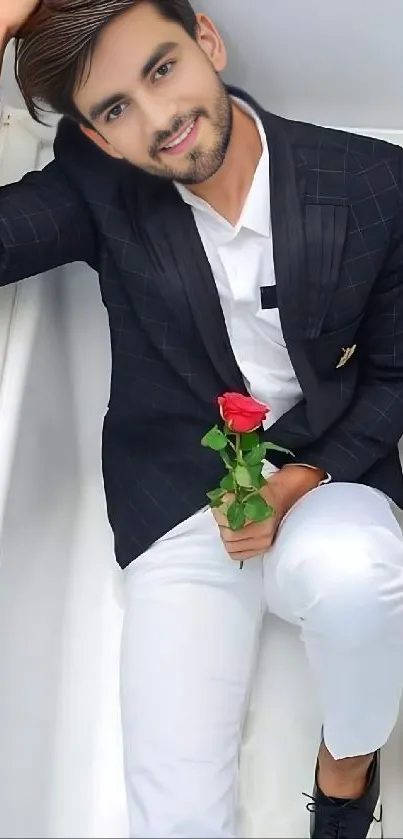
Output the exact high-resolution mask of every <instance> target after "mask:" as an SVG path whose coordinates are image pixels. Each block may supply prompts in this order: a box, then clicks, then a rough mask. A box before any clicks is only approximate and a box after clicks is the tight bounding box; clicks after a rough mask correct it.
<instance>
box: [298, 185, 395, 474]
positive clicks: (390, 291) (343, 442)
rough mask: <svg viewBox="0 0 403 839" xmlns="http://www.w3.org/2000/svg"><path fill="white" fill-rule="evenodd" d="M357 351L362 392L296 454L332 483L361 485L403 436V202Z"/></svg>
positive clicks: (370, 301)
mask: <svg viewBox="0 0 403 839" xmlns="http://www.w3.org/2000/svg"><path fill="white" fill-rule="evenodd" d="M363 325H364V329H363V339H362V342H361V344H360V347H359V352H360V362H359V363H360V374H359V387H358V389H357V392H356V395H355V398H354V401H353V402H352V403H351V405H350V407H349V409H348V411H347V412H346V414H345V415H344V417H343V419H342V420H341V421H339V422H338V423H337V424H336V425H334V426H333V427H332V428H331V429H330V430H329V431H328V432H326V434H325V435H323V437H322V438H320V439H319V440H318V441H316V442H315V443H313V444H312V445H309V444H308V445H307V446H306V447H305V448H303V449H302V450H299V451H298V460H300V461H302V460H303V461H304V462H306V463H307V464H310V465H315V466H319V467H320V468H322V469H324V470H325V471H326V472H328V473H329V474H330V475H331V476H332V478H333V480H337V481H357V480H359V479H360V477H361V476H363V475H364V474H365V473H366V472H367V471H368V470H369V469H370V468H371V467H372V466H373V465H374V464H375V463H376V462H377V461H378V460H380V459H382V458H384V457H385V456H386V455H388V454H389V453H390V452H391V451H392V450H393V449H394V448H395V447H396V445H397V444H398V442H399V440H400V438H401V436H402V435H403V200H402V186H401V181H400V206H399V210H398V216H397V224H396V230H395V236H394V237H393V242H392V244H391V247H390V252H389V254H388V256H387V259H386V262H385V264H384V267H383V270H382V271H381V272H380V274H379V276H378V279H377V282H376V283H375V286H374V289H373V292H372V296H371V298H370V300H369V306H368V310H367V313H366V316H365V319H364V324H363Z"/></svg>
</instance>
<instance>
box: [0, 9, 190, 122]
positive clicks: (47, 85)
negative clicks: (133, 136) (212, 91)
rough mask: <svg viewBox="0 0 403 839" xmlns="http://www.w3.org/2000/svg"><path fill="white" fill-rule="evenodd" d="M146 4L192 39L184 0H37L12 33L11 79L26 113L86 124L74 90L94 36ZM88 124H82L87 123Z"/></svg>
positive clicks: (79, 81) (94, 44) (85, 63)
mask: <svg viewBox="0 0 403 839" xmlns="http://www.w3.org/2000/svg"><path fill="white" fill-rule="evenodd" d="M140 3H149V5H152V6H154V7H155V8H156V10H157V11H158V12H159V13H160V15H161V16H162V17H163V18H165V19H166V20H171V21H175V22H176V23H179V24H180V25H181V26H183V28H184V29H185V30H186V32H187V33H188V34H189V35H190V36H191V37H192V38H195V37H196V34H197V18H196V15H195V12H194V10H193V8H192V6H191V5H190V0H42V2H41V3H40V5H39V7H38V8H37V10H36V11H35V12H34V14H33V15H32V16H31V17H30V18H29V20H28V21H27V23H26V24H25V26H24V27H23V29H21V30H20V32H18V33H17V36H16V51H15V68H14V69H15V77H16V80H17V84H18V87H19V89H20V91H21V93H22V95H23V97H24V100H25V104H26V106H27V108H28V111H29V113H30V114H31V116H32V117H33V118H34V119H35V120H36V121H37V122H43V116H41V115H42V114H43V113H44V112H46V111H49V109H50V110H52V111H55V112H56V113H58V114H62V115H65V116H69V117H71V118H72V119H73V120H75V121H77V122H81V123H86V120H85V119H84V118H83V117H82V115H81V114H80V112H79V110H78V109H77V108H76V107H75V104H74V92H75V90H76V88H77V86H78V85H79V84H80V83H81V82H82V79H83V75H84V72H85V70H86V68H87V67H88V66H90V63H91V57H92V55H93V52H94V49H95V46H96V44H97V41H98V38H99V36H100V34H101V32H102V31H103V29H104V28H105V27H106V26H107V25H108V23H110V21H111V20H113V18H115V17H117V16H118V15H120V14H123V12H126V11H128V9H131V8H133V7H134V6H137V5H139V4H140ZM87 124H88V123H87Z"/></svg>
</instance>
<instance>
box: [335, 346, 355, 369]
mask: <svg viewBox="0 0 403 839" xmlns="http://www.w3.org/2000/svg"><path fill="white" fill-rule="evenodd" d="M341 349H342V352H343V355H342V357H341V359H340V361H339V363H338V365H337V367H336V370H338V369H339V367H344V365H345V364H347V362H348V361H350V358H352V356H353V355H354V353H355V351H356V349H357V344H353V346H352V347H342V348H341Z"/></svg>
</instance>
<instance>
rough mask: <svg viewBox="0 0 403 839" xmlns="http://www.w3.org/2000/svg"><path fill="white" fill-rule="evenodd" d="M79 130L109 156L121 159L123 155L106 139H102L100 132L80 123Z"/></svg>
mask: <svg viewBox="0 0 403 839" xmlns="http://www.w3.org/2000/svg"><path fill="white" fill-rule="evenodd" d="M80 128H81V131H82V132H83V134H85V136H86V137H89V139H90V140H92V142H93V143H95V145H96V146H99V148H100V149H102V151H104V152H106V154H109V157H114V158H116V160H123V156H122V155H121V154H120V153H119V152H118V151H116V149H115V148H114V147H113V146H111V144H110V143H108V141H107V140H105V139H104V137H103V136H102V134H100V133H99V132H98V131H95V129H94V128H87V126H86V125H80Z"/></svg>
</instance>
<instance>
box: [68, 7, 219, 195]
mask: <svg viewBox="0 0 403 839" xmlns="http://www.w3.org/2000/svg"><path fill="white" fill-rule="evenodd" d="M225 63H226V53H225V48H224V45H223V43H222V41H221V38H220V37H219V35H218V33H217V32H216V30H215V28H214V26H213V24H212V23H211V22H210V21H209V20H208V19H207V18H205V17H203V16H200V17H199V33H198V38H197V41H194V40H192V38H191V37H190V36H189V35H188V34H187V33H186V31H185V30H184V29H183V28H182V27H181V26H180V25H178V24H176V23H173V22H171V21H167V20H165V19H164V18H162V17H161V16H160V15H159V14H158V12H157V11H156V9H155V8H154V7H153V6H152V5H151V4H149V3H147V2H144V3H141V4H140V5H138V6H135V7H134V8H133V9H130V11H128V12H126V13H124V14H122V15H120V16H119V17H117V18H116V19H115V20H113V21H112V22H111V23H110V24H109V25H108V26H107V27H106V28H105V30H104V31H103V33H102V35H101V38H100V40H99V42H98V44H97V46H96V49H95V51H94V54H93V57H92V61H91V67H90V72H89V75H87V73H86V74H85V75H84V79H83V83H82V86H81V87H80V89H79V90H77V92H76V95H75V104H76V106H77V107H78V109H79V110H80V112H81V113H82V114H83V116H85V118H86V119H88V120H89V121H90V122H91V123H92V125H93V127H94V129H95V131H88V130H87V129H85V128H83V130H84V131H85V133H87V134H89V136H91V138H92V139H93V140H94V141H95V142H96V143H98V145H100V146H101V147H102V148H103V149H104V150H105V151H106V152H108V153H109V154H111V155H112V156H114V157H119V158H123V159H125V160H128V161H129V162H130V163H132V164H134V165H135V166H138V167H139V168H141V169H144V170H146V171H147V172H150V173H151V174H153V175H158V176H161V177H164V178H169V179H170V180H177V181H178V182H181V183H185V184H198V183H202V182H204V181H206V180H208V178H211V177H212V176H213V175H214V174H215V173H216V172H217V171H218V169H219V168H220V166H221V164H222V163H223V160H224V158H225V155H226V152H227V148H228V143H229V139H230V134H231V126H232V108H231V102H230V98H229V96H228V93H227V91H226V89H225V87H224V85H223V83H222V81H221V78H220V76H219V73H220V72H221V70H222V69H223V68H224V67H225Z"/></svg>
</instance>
